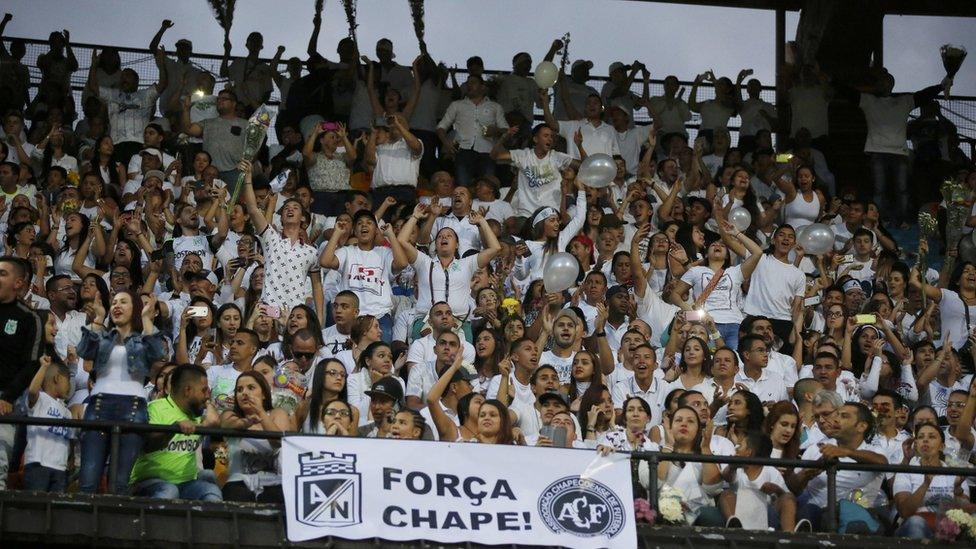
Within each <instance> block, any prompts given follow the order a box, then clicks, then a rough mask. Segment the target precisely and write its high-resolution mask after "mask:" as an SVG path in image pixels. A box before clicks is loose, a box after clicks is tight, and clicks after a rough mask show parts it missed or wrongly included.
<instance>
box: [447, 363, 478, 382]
mask: <svg viewBox="0 0 976 549" xmlns="http://www.w3.org/2000/svg"><path fill="white" fill-rule="evenodd" d="M476 379H478V374H477V373H476V372H473V371H471V370H470V369H468V368H466V367H464V366H461V368H459V369H458V371H456V372H454V375H453V376H451V383H455V382H458V381H474V380H476Z"/></svg>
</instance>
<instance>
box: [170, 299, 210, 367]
mask: <svg viewBox="0 0 976 549" xmlns="http://www.w3.org/2000/svg"><path fill="white" fill-rule="evenodd" d="M198 311H203V314H200V313H198ZM216 313H217V311H216V309H214V306H213V303H211V302H210V300H209V299H207V298H205V297H195V298H193V299H191V300H190V305H189V306H188V307H186V308H184V309H183V313H182V314H181V315H180V332H179V335H178V336H177V338H176V362H178V363H180V364H186V363H193V364H196V365H198V366H203V367H204V368H209V367H210V366H213V365H214V364H219V363H218V362H217V361H216V358H215V357H214V355H213V353H212V352H211V350H212V349H213V348H214V338H215V334H214V332H215V331H216V330H215V329H214V323H215V319H216V317H217V316H216Z"/></svg>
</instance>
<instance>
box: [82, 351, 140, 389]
mask: <svg viewBox="0 0 976 549" xmlns="http://www.w3.org/2000/svg"><path fill="white" fill-rule="evenodd" d="M91 394H93V395H99V394H106V395H125V396H136V397H139V398H146V388H145V386H144V385H143V384H142V379H136V378H134V377H132V374H131V373H129V355H128V353H127V352H126V350H125V346H124V345H116V346H114V347H112V351H111V353H110V354H109V357H108V363H107V364H106V366H105V367H104V368H103V369H102V370H101V371H99V372H98V376H97V378H96V379H95V386H94V387H92V390H91Z"/></svg>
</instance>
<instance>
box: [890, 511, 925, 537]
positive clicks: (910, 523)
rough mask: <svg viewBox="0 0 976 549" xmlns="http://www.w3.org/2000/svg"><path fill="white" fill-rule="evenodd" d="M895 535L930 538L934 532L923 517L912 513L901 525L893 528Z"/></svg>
mask: <svg viewBox="0 0 976 549" xmlns="http://www.w3.org/2000/svg"><path fill="white" fill-rule="evenodd" d="M895 535H896V536H898V537H900V538H911V539H932V537H933V535H934V534H933V533H932V529H931V528H929V525H928V523H927V522H925V519H923V518H922V517H920V516H918V515H913V516H910V517H908V519H906V520H905V522H903V523H901V526H899V527H898V529H897V530H895Z"/></svg>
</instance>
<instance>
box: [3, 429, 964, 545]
mask: <svg viewBox="0 0 976 549" xmlns="http://www.w3.org/2000/svg"><path fill="white" fill-rule="evenodd" d="M0 424H10V425H30V426H57V427H68V428H72V429H82V430H97V431H104V432H107V433H109V440H110V443H109V444H110V456H111V458H110V463H109V472H108V486H109V488H110V489H112V487H114V486H115V481H116V479H117V478H118V469H117V461H118V455H119V442H120V437H121V436H122V434H123V433H140V434H144V433H174V434H175V433H180V432H182V431H180V429H179V427H177V426H175V425H153V424H148V423H124V422H113V421H90V420H76V419H52V418H36V417H25V416H11V415H7V416H2V417H0ZM195 432H196V434H199V435H204V436H216V437H246V438H258V439H271V440H280V439H281V438H283V437H285V436H288V435H302V436H325V435H309V434H307V433H288V432H272V431H247V430H237V429H217V428H209V427H199V428H197V429H196V431H195ZM329 438H330V439H331V440H333V442H334V443H337V444H341V442H339V441H338V440H337V439H336V438H335V437H329ZM430 443H431V444H439V443H437V442H433V441H431V442H430ZM390 444H395V441H390ZM516 451H517V450H516ZM577 451H589V452H592V451H593V450H577ZM631 459H632V460H637V461H644V462H647V465H648V479H649V481H648V485H647V491H646V494H645V496H646V497H647V501H648V502H649V503H650V505H651V508H652V509H655V510H656V509H657V497H656V496H657V492H658V485H659V483H660V479H659V478H658V474H657V465H658V464H659V463H660V462H662V461H668V462H690V463H716V464H728V465H764V466H765V465H768V466H772V467H779V468H783V467H785V468H789V469H795V468H804V469H820V470H822V471H824V472H825V473H826V475H827V507H826V509H825V510H824V514H823V521H824V522H823V524H822V525H821V526H822V530H824V531H828V532H832V531H835V530H836V514H837V501H838V499H837V473H838V472H839V471H869V472H876V473H914V474H920V475H928V474H935V475H941V476H960V477H976V469H973V468H961V467H921V466H912V465H874V464H866V463H846V462H841V461H836V460H826V461H805V460H799V459H774V458H755V457H749V458H747V457H739V456H716V455H707V456H706V455H697V454H676V453H662V452H632V453H631ZM635 496H636V494H635Z"/></svg>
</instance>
